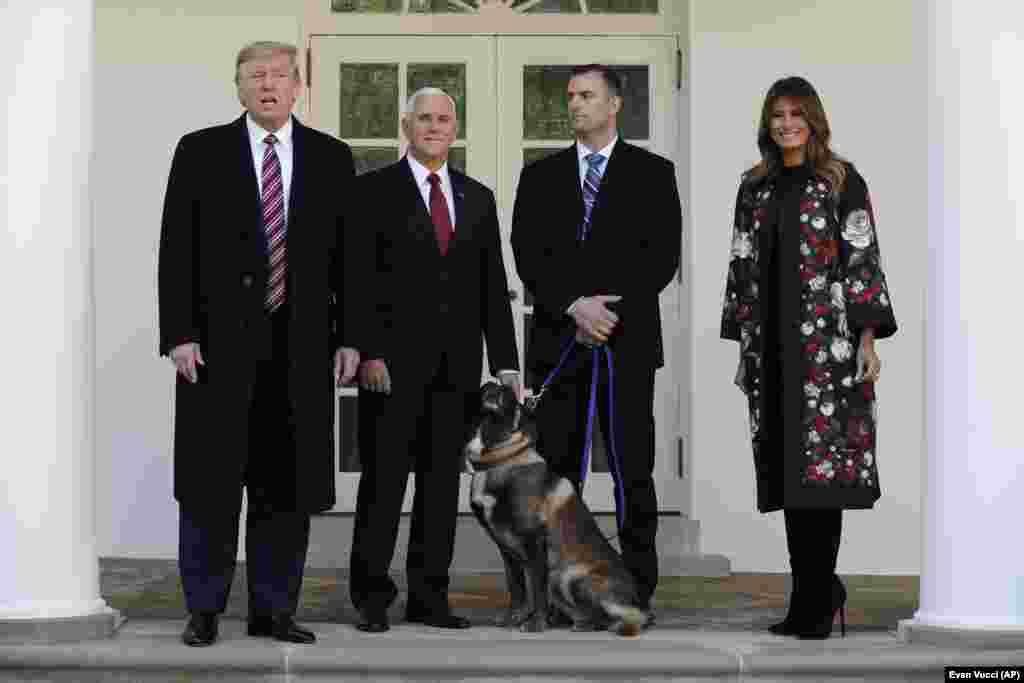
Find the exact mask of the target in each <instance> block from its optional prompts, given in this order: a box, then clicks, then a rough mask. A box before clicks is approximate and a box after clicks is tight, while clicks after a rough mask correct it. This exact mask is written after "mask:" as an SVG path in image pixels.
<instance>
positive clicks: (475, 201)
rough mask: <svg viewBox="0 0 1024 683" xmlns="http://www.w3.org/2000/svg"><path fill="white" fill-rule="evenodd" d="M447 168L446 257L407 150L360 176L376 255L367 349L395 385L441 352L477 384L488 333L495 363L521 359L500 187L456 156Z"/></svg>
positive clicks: (434, 364)
mask: <svg viewBox="0 0 1024 683" xmlns="http://www.w3.org/2000/svg"><path fill="white" fill-rule="evenodd" d="M449 175H450V176H451V181H452V188H453V191H454V194H455V196H454V198H453V200H454V205H455V216H456V218H455V239H454V240H453V241H452V242H451V244H450V245H449V248H448V254H447V255H446V256H444V257H442V256H441V253H440V250H439V248H438V246H437V239H436V237H435V236H434V225H433V223H432V222H431V220H430V214H429V213H428V212H427V208H426V206H425V205H424V203H423V198H422V195H421V194H420V192H419V189H418V188H417V186H416V180H415V177H414V176H413V173H412V169H411V168H410V167H409V163H408V161H407V160H406V159H404V158H403V159H401V160H399V161H398V162H397V163H395V164H392V165H390V166H388V167H386V168H383V169H380V170H378V171H375V172H371V173H368V174H366V175H364V176H361V177H360V178H359V179H358V183H359V194H360V197H361V206H362V208H363V210H362V212H361V214H362V220H361V224H360V228H361V229H363V230H368V231H370V233H371V235H372V239H373V242H374V245H373V248H372V251H373V253H374V255H375V261H374V263H373V272H374V275H373V276H372V278H371V279H370V280H368V281H367V284H366V286H364V288H363V291H364V293H365V296H367V297H370V298H371V299H372V307H373V313H372V315H371V317H370V322H369V326H368V330H367V335H368V339H369V341H368V342H367V345H366V348H365V353H364V354H363V355H364V358H368V359H370V358H380V359H384V360H385V362H386V363H387V365H388V371H389V373H390V375H391V384H392V392H393V393H397V392H400V391H403V390H405V388H406V387H409V386H422V385H423V384H425V383H426V382H428V381H429V380H430V378H431V377H432V376H433V374H434V372H435V371H436V369H437V368H438V364H439V363H440V360H441V354H442V352H447V353H448V361H449V378H450V379H451V380H452V381H453V383H454V384H455V386H457V387H459V388H460V389H464V390H466V391H475V390H476V389H477V388H478V387H479V386H480V375H481V370H482V350H483V343H482V340H486V342H487V357H488V360H489V362H490V370H491V372H492V373H494V372H497V371H498V370H501V369H510V370H515V369H518V368H519V361H518V356H517V352H516V342H515V330H514V327H513V324H512V310H511V306H510V305H509V299H508V278H507V276H506V274H505V266H504V262H503V259H502V254H501V238H500V233H499V227H498V214H497V209H496V207H495V203H494V193H493V192H491V191H490V190H489V189H488V188H487V187H485V186H484V185H482V184H480V183H478V182H477V181H475V180H473V179H472V178H470V177H468V176H466V175H464V174H462V173H459V172H458V171H456V170H454V169H452V168H451V167H450V166H449Z"/></svg>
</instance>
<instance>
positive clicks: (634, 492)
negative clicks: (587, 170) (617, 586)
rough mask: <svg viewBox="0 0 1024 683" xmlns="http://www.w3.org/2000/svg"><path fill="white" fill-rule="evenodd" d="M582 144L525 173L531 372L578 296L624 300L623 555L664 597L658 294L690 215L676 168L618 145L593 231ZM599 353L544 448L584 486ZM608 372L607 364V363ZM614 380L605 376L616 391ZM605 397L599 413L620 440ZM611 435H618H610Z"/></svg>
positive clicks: (521, 195) (565, 397) (546, 432)
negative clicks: (657, 459) (658, 545)
mask: <svg viewBox="0 0 1024 683" xmlns="http://www.w3.org/2000/svg"><path fill="white" fill-rule="evenodd" d="M583 217H584V205H583V193H582V190H581V187H580V175H579V158H578V153H577V149H576V146H575V145H574V146H572V147H570V148H568V149H566V150H564V151H562V152H559V153H558V154H554V155H552V156H550V157H547V158H544V159H541V160H540V161H537V162H536V163H534V164H531V165H530V166H528V167H526V168H525V169H523V172H522V175H521V177H520V180H519V188H518V191H517V193H516V203H515V212H514V215H513V219H512V247H513V250H514V254H515V259H516V268H517V270H518V272H519V276H520V278H522V281H523V283H524V285H525V286H526V288H527V289H528V290H529V291H530V292H531V293H532V294H533V301H534V305H533V313H534V315H533V327H532V329H531V333H532V334H531V338H530V339H531V342H530V348H528V349H527V359H526V363H527V367H528V368H529V369H530V371H531V372H532V373H533V377H534V378H535V380H536V381H537V382H539V381H541V380H543V379H544V378H545V377H546V376H547V374H548V372H549V371H550V370H551V369H552V368H553V367H554V366H555V365H556V364H557V362H558V359H559V356H560V353H561V350H562V347H563V344H564V343H565V342H566V340H567V339H569V338H571V337H572V336H573V334H574V331H575V323H574V321H573V319H572V318H571V317H570V316H569V315H567V314H566V310H567V309H568V308H569V306H570V305H571V304H572V303H573V302H574V301H575V300H576V299H577V298H579V297H583V296H594V295H598V294H615V295H619V296H621V297H622V301H621V302H619V303H618V304H617V309H616V310H617V312H618V314H619V316H620V325H619V327H618V328H617V329H616V331H615V333H614V334H613V336H612V338H611V339H610V341H609V347H610V348H611V349H612V351H613V353H614V360H615V396H614V401H615V412H616V417H617V419H616V422H615V430H614V431H615V436H616V439H615V441H616V451H617V453H618V455H619V458H620V460H621V461H622V462H621V467H622V475H623V479H624V484H625V498H626V522H625V528H624V529H623V531H622V533H621V534H620V541H621V545H622V550H623V557H624V559H625V561H626V564H627V566H628V567H629V568H630V570H631V571H632V572H633V574H634V575H635V576H636V578H637V581H638V583H639V584H640V587H641V596H640V597H641V598H642V599H643V600H647V599H649V598H650V596H651V594H653V592H654V587H655V585H656V584H657V578H658V563H657V555H656V552H655V534H656V532H657V524H658V517H657V500H656V497H655V490H654V481H653V477H652V475H653V470H654V373H655V370H656V369H657V368H659V367H661V366H662V365H663V364H664V355H663V351H662V336H661V315H660V311H659V308H658V295H659V293H660V292H661V291H662V290H663V289H664V288H665V287H666V285H668V283H669V282H670V281H671V279H672V276H673V275H674V274H675V271H676V268H677V267H678V266H679V255H680V254H679V251H680V237H681V227H682V214H681V209H680V205H679V192H678V189H677V188H676V180H675V169H674V167H673V164H672V163H671V162H670V161H668V160H666V159H664V158H662V157H659V156H657V155H654V154H652V153H650V152H648V151H646V150H644V149H642V148H640V147H636V146H633V145H629V144H626V143H625V142H623V141H622V140H619V141H618V142H617V143H616V144H615V147H614V148H613V149H612V154H611V158H610V159H608V162H607V165H606V167H605V172H604V176H603V178H602V180H601V185H600V191H599V193H598V196H597V203H596V205H595V206H594V209H593V212H592V214H591V219H590V230H589V236H588V238H587V240H586V241H584V242H580V241H579V240H578V234H579V230H580V225H581V224H582V223H583ZM591 357H592V355H591V353H590V352H589V351H587V350H585V349H582V348H578V349H577V350H576V351H575V352H574V355H573V357H572V360H571V361H570V362H569V363H568V364H567V366H566V367H565V369H564V370H563V371H562V372H561V374H560V375H559V376H558V378H557V379H556V380H555V381H554V383H553V385H552V386H551V388H550V389H549V391H548V393H547V394H545V396H544V399H543V401H542V402H541V404H540V407H539V412H538V422H539V427H540V446H541V448H542V452H543V453H544V455H545V457H546V458H547V459H548V460H549V462H551V463H552V466H553V467H554V468H555V470H556V471H558V472H559V473H560V474H562V475H563V476H566V477H568V478H569V479H570V480H571V481H573V482H574V483H576V484H577V485H578V484H579V482H580V461H581V458H582V453H583V445H584V434H585V429H584V427H585V424H586V413H587V397H588V390H589V387H590V377H591V367H592V363H591ZM602 367H603V364H602ZM607 379H608V378H607V372H606V371H605V370H602V371H601V384H602V387H603V388H604V389H605V391H606V389H607ZM606 395H607V394H606V393H605V392H602V397H601V400H600V401H599V403H598V405H599V408H600V419H601V427H602V431H603V433H604V434H605V435H608V434H609V423H608V419H609V416H608V414H607V413H608V411H607V398H606ZM606 438H607V436H606Z"/></svg>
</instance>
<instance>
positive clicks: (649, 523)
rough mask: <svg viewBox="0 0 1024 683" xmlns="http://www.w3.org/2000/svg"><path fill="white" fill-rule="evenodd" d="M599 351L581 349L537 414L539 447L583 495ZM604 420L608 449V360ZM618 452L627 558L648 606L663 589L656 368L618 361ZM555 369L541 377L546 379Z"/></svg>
mask: <svg viewBox="0 0 1024 683" xmlns="http://www.w3.org/2000/svg"><path fill="white" fill-rule="evenodd" d="M592 358H593V352H592V351H591V350H590V349H586V348H584V347H579V346H578V347H577V348H576V350H575V351H574V352H573V356H572V357H571V358H570V360H568V361H567V362H566V365H565V367H563V369H562V371H561V372H560V373H559V374H558V376H557V377H556V378H555V379H554V381H553V382H552V384H551V386H550V387H549V388H548V390H547V392H546V393H545V394H544V398H543V400H542V401H541V403H540V405H539V406H538V410H537V426H538V429H539V432H540V434H539V440H538V448H539V450H540V452H541V454H542V455H543V456H544V458H545V459H546V460H547V462H548V465H549V467H551V468H552V470H553V471H554V472H555V473H557V474H559V475H560V476H563V477H565V478H566V479H568V480H569V481H571V482H572V483H573V485H574V486H575V487H576V489H577V490H579V489H580V467H581V464H582V460H583V447H584V442H585V440H586V427H587V413H588V400H589V398H590V384H591V370H592V368H593V360H592ZM599 358H600V361H599V362H600V368H599V385H598V398H597V407H598V417H599V419H600V424H601V432H602V434H603V435H604V439H605V447H606V450H607V451H608V452H609V454H610V451H611V447H610V444H609V438H610V436H611V429H610V421H609V420H610V416H609V414H608V391H609V386H608V370H607V360H606V358H605V355H604V353H603V352H602V353H601V355H600V357H599ZM614 363H615V366H614V369H615V382H614V384H615V396H614V397H613V398H614V403H615V430H614V431H615V441H616V443H615V449H616V453H617V454H618V456H619V460H620V462H619V466H620V468H621V473H622V481H623V489H624V494H625V496H624V498H625V513H626V519H625V526H624V528H623V529H622V530H621V532H620V533H619V543H620V547H621V548H622V559H623V560H624V561H625V563H626V567H628V568H629V570H630V572H631V573H632V574H633V577H634V578H635V579H636V582H637V587H638V589H639V593H640V594H639V598H640V600H641V603H642V604H646V603H647V602H649V601H650V599H651V596H652V595H653V594H654V589H655V587H656V586H657V584H658V555H657V548H656V546H655V538H656V536H657V532H658V500H657V495H656V493H655V488H654V373H655V369H654V368H652V367H650V365H649V364H646V363H645V364H637V363H631V362H630V360H629V358H628V357H620V356H619V355H615V356H614ZM549 371H550V370H549V369H545V370H544V372H543V374H541V373H538V374H537V376H538V377H539V378H540V379H541V380H543V379H544V378H545V377H547V374H548V372H549Z"/></svg>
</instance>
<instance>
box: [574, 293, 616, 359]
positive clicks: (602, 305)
mask: <svg viewBox="0 0 1024 683" xmlns="http://www.w3.org/2000/svg"><path fill="white" fill-rule="evenodd" d="M621 300H622V297H621V296H606V295H603V294H602V295H598V296H584V297H581V298H579V299H577V300H576V302H575V303H574V304H573V305H572V306H570V307H569V315H571V316H572V319H573V320H575V321H576V341H578V342H579V343H581V344H584V345H586V346H600V345H601V344H607V343H608V338H609V337H610V336H611V335H612V332H614V331H615V326H616V325H617V324H618V322H619V316H617V315H615V313H614V311H611V310H609V309H608V308H607V306H606V304H609V303H615V302H616V301H621Z"/></svg>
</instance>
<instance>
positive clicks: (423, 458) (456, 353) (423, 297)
mask: <svg viewBox="0 0 1024 683" xmlns="http://www.w3.org/2000/svg"><path fill="white" fill-rule="evenodd" d="M402 125H403V131H404V132H405V135H406V138H407V139H408V140H409V151H408V154H407V155H406V156H405V157H404V158H402V159H401V160H399V161H398V163H396V164H392V165H391V166H388V167H386V168H383V169H380V170H378V171H375V172H372V173H368V174H366V175H365V176H362V177H360V179H359V181H358V185H359V193H360V196H361V204H360V206H361V209H362V210H361V212H360V214H361V215H362V216H363V218H362V219H361V220H360V225H361V226H365V227H366V228H368V229H372V231H373V239H374V240H375V246H374V248H373V249H371V250H370V251H372V252H373V253H374V254H375V261H373V263H372V266H371V269H372V271H373V275H371V276H369V277H368V279H367V285H366V287H364V291H365V296H366V297H367V298H368V299H369V300H372V302H373V304H372V305H373V306H374V311H373V315H372V316H370V318H369V320H370V323H369V324H368V330H367V338H368V341H367V342H366V345H365V347H362V348H361V350H362V351H363V358H364V361H363V363H362V366H361V368H360V371H359V377H360V386H361V388H362V391H361V392H360V396H359V414H360V415H359V416H360V424H359V449H360V457H361V462H362V476H361V478H360V481H359V493H358V497H357V502H356V522H355V536H354V538H353V542H352V558H351V585H350V594H351V598H352V602H353V604H354V605H355V606H356V608H357V609H358V610H359V615H360V617H359V622H358V625H357V626H358V628H359V629H360V630H362V631H366V632H382V631H387V630H389V628H390V625H389V624H388V619H387V608H388V606H389V605H390V604H391V603H392V602H393V601H394V599H395V597H396V596H397V593H398V591H397V587H396V586H395V583H394V581H393V580H392V579H391V577H390V576H389V575H388V569H389V567H390V565H391V559H392V555H393V554H394V549H395V541H396V538H397V534H398V525H399V520H400V518H401V511H402V500H403V498H404V496H405V490H406V483H407V480H408V475H409V473H410V472H415V496H414V500H413V511H412V520H411V522H412V524H411V530H410V537H409V551H408V556H407V562H406V570H407V575H408V581H409V595H408V601H407V603H406V610H405V616H406V619H407V620H408V621H411V622H416V623H424V624H428V625H432V626H438V627H442V628H466V627H467V626H469V622H468V621H466V619H464V618H463V617H460V616H456V615H454V614H452V613H451V611H450V609H449V605H448V585H449V575H448V570H449V567H450V565H451V561H452V553H453V550H454V542H455V522H456V517H457V513H458V500H459V467H460V463H461V462H462V449H463V447H464V445H465V443H466V440H467V436H468V431H469V430H468V424H469V422H470V420H471V419H472V417H473V416H474V415H475V414H476V413H477V412H479V387H480V380H481V371H482V362H483V361H482V356H483V342H484V341H486V343H487V358H488V361H489V364H490V370H491V373H492V374H495V375H497V376H499V377H500V378H501V379H502V381H503V382H505V383H506V384H509V385H511V386H513V387H515V388H516V391H517V392H519V393H521V387H520V384H519V379H518V377H519V373H518V368H519V361H518V356H517V351H516V341H515V331H514V327H513V324H512V311H511V307H510V304H509V298H508V279H507V277H506V273H505V266H504V263H503V260H502V254H501V238H500V233H499V227H498V214H497V209H496V206H495V201H494V193H493V192H491V190H489V189H488V188H486V187H485V186H483V185H481V184H480V183H478V182H477V181H475V180H473V179H472V178H470V177H468V176H466V175H465V174H463V173H460V172H459V171H457V170H456V169H454V168H452V167H451V166H450V165H449V164H448V163H447V159H448V149H449V146H450V145H451V143H452V142H453V141H454V140H455V133H456V130H457V128H458V121H457V119H456V112H455V105H454V102H453V101H452V99H451V97H449V96H448V95H447V94H446V93H445V92H444V91H442V90H439V89H437V88H425V89H422V90H420V91H417V92H416V93H414V94H413V95H412V97H410V99H409V104H408V106H407V111H406V114H405V117H404V119H403V124H402Z"/></svg>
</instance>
